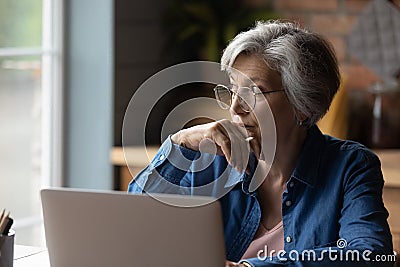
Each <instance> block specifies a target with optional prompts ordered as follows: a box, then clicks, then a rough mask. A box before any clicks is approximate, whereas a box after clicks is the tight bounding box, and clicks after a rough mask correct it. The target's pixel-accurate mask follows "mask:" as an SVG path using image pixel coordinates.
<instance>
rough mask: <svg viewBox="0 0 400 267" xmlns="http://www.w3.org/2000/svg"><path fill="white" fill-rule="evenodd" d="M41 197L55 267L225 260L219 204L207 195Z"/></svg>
mask: <svg viewBox="0 0 400 267" xmlns="http://www.w3.org/2000/svg"><path fill="white" fill-rule="evenodd" d="M41 198H42V207H43V216H44V225H45V234H46V243H47V247H48V251H49V257H50V263H51V266H55V267H62V266H68V267H69V266H107V267H109V266H140V267H144V266H150V267H155V266H174V267H175V266H182V267H187V266H193V267H195V266H199V267H200V266H202V267H203V266H208V267H214V266H215V267H222V266H224V264H225V249H224V239H223V226H222V216H221V208H220V204H219V202H218V201H210V198H208V197H191V196H178V195H158V196H157V199H158V200H157V199H154V198H153V197H151V196H148V195H132V194H126V193H122V192H115V191H107V192H104V191H88V190H77V189H43V190H42V191H41ZM159 200H161V201H159ZM163 200H165V202H166V203H176V204H182V205H183V206H194V205H201V204H202V203H209V204H207V205H203V206H198V207H191V208H183V207H177V206H171V205H168V204H165V203H163Z"/></svg>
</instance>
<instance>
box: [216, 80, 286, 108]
mask: <svg viewBox="0 0 400 267" xmlns="http://www.w3.org/2000/svg"><path fill="white" fill-rule="evenodd" d="M232 86H233V85H231V86H230V87H232ZM217 87H222V88H226V90H227V91H228V92H229V94H230V105H229V106H228V107H227V108H223V107H222V106H221V105H220V104H218V106H219V107H220V108H222V109H229V108H230V107H231V106H232V103H233V97H234V96H235V95H236V96H239V106H240V108H241V109H242V110H243V111H244V112H250V111H252V110H254V108H255V107H256V104H257V98H256V96H257V95H265V94H272V93H276V92H284V91H285V89H278V90H272V91H265V92H263V91H261V90H260V88H259V87H258V86H257V85H252V86H250V87H248V86H241V87H238V90H240V89H243V88H245V89H246V88H247V89H248V90H249V91H251V92H252V93H253V96H254V104H253V107H251V108H250V106H249V105H248V103H246V101H244V100H243V98H242V97H241V96H240V95H239V94H238V93H235V92H234V91H233V90H232V88H230V87H228V86H226V85H223V84H217V85H216V86H215V87H214V94H215V98H216V99H217V101H218V102H221V103H224V102H223V101H220V100H219V99H221V98H220V97H218V95H217V94H218V92H217ZM253 88H257V89H258V91H259V92H255V90H254V89H253ZM241 101H244V102H245V104H246V105H247V106H248V107H249V108H250V110H246V109H244V108H243V105H242V104H241ZM224 104H226V103H224Z"/></svg>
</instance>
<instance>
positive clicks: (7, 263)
mask: <svg viewBox="0 0 400 267" xmlns="http://www.w3.org/2000/svg"><path fill="white" fill-rule="evenodd" d="M14 237H15V231H14V230H10V232H9V233H8V235H0V267H12V266H13V262H14Z"/></svg>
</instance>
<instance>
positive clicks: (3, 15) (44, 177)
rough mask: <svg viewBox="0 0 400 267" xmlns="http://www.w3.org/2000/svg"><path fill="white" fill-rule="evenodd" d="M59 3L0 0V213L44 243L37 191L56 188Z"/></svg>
mask: <svg viewBox="0 0 400 267" xmlns="http://www.w3.org/2000/svg"><path fill="white" fill-rule="evenodd" d="M62 1H63V0H24V1H15V0H0V122H1V131H0V151H2V152H1V154H0V175H1V178H0V189H1V194H0V209H3V208H6V209H7V210H10V211H11V215H12V217H13V218H14V220H15V224H14V229H15V230H16V241H15V242H16V243H17V244H24V245H34V246H42V245H44V244H45V243H44V234H43V222H42V216H41V202H40V195H39V190H40V188H42V187H43V186H59V185H61V173H62V168H61V162H62V157H61V155H62V154H61V151H62V147H61V144H62V142H61V140H62V117H63V116H62V108H63V107H62V90H61V89H62V87H61V85H62V75H61V73H62V69H61V67H62V64H61V63H62V28H63V27H62V19H63V16H62V15H63V8H62Z"/></svg>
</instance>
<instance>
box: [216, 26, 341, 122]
mask: <svg viewBox="0 0 400 267" xmlns="http://www.w3.org/2000/svg"><path fill="white" fill-rule="evenodd" d="M242 53H244V54H256V55H260V56H262V57H263V59H264V61H265V62H266V64H267V65H268V66H269V67H270V68H271V69H274V70H276V71H277V72H279V73H280V75H281V77H282V78H281V79H282V85H283V87H284V89H285V92H286V95H287V97H288V100H289V102H290V103H291V104H292V106H293V107H294V109H295V110H297V111H299V112H302V113H303V114H304V115H306V116H307V126H311V125H313V124H315V123H316V122H317V121H318V120H319V119H320V118H322V117H323V116H324V114H325V113H326V112H327V111H328V109H329V106H330V104H331V102H332V99H333V97H334V96H335V94H336V92H337V90H338V88H339V85H340V73H339V69H338V64H337V59H336V56H335V52H334V50H333V48H332V46H331V45H330V44H329V43H328V42H327V41H326V40H325V39H324V38H322V37H321V36H320V35H318V34H316V33H312V32H309V31H307V30H304V29H301V28H300V27H299V26H297V25H295V24H293V23H290V22H279V21H267V22H257V23H256V26H255V27H254V28H252V29H250V30H248V31H246V32H242V33H240V34H238V35H237V36H236V37H235V38H234V39H233V40H232V41H231V42H230V43H229V45H228V46H227V47H226V49H225V50H224V52H223V55H222V58H221V65H222V67H221V68H222V70H223V71H228V69H229V67H232V65H233V64H234V62H235V60H236V58H237V57H238V55H239V54H242Z"/></svg>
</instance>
